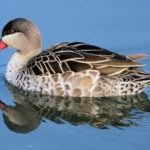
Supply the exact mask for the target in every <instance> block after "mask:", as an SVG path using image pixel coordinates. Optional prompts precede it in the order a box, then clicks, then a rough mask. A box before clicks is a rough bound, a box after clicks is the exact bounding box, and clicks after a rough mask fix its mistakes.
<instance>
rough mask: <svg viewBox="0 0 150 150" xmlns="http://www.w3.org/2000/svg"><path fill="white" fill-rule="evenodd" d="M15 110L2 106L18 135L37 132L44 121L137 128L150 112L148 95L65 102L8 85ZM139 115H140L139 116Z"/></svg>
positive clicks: (64, 100) (99, 126) (62, 99)
mask: <svg viewBox="0 0 150 150" xmlns="http://www.w3.org/2000/svg"><path fill="white" fill-rule="evenodd" d="M7 86H8V88H9V90H10V92H11V94H12V96H13V98H14V101H15V106H9V105H7V104H4V103H3V102H0V109H1V110H2V112H3V118H4V121H5V124H6V125H7V127H8V128H9V129H11V130H13V131H15V132H18V133H28V132H30V131H32V130H34V129H36V128H37V127H38V126H39V125H40V123H41V121H43V120H44V119H47V120H51V121H53V122H55V123H57V124H62V123H64V122H66V121H67V122H69V123H70V124H72V125H80V124H88V125H90V126H93V127H96V128H107V127H108V126H110V125H111V126H115V127H121V126H131V125H137V123H136V122H137V119H139V117H140V115H139V114H140V113H141V114H142V113H143V112H146V111H149V110H150V102H149V100H148V97H147V95H146V94H144V93H142V94H139V95H135V96H126V97H111V98H110V97H109V98H71V97H69V98H62V97H50V96H43V95H40V94H38V93H28V92H24V91H22V90H19V89H17V88H16V87H13V86H12V85H10V84H7ZM137 114H138V115H137Z"/></svg>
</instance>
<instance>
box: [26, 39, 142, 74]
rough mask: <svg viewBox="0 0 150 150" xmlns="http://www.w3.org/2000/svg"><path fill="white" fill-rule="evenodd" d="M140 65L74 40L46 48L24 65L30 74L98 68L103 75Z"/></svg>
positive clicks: (126, 58) (124, 57)
mask: <svg viewBox="0 0 150 150" xmlns="http://www.w3.org/2000/svg"><path fill="white" fill-rule="evenodd" d="M140 66H142V65H141V64H140V63H138V62H136V61H133V60H131V59H130V58H128V57H126V56H124V55H119V54H117V53H114V52H111V51H108V50H106V49H104V48H100V47H97V46H93V45H89V44H85V43H81V42H74V43H61V44H57V45H54V46H52V47H50V48H48V49H47V50H46V51H43V52H42V53H41V54H39V55H38V56H36V57H34V58H33V59H31V60H30V61H29V63H28V65H27V67H26V69H27V71H28V72H29V73H30V74H34V75H43V74H45V75H46V74H56V73H64V72H66V71H74V72H80V71H84V70H89V69H91V70H99V71H100V73H101V74H103V75H115V74H119V73H121V72H123V71H125V70H127V69H129V68H135V67H140Z"/></svg>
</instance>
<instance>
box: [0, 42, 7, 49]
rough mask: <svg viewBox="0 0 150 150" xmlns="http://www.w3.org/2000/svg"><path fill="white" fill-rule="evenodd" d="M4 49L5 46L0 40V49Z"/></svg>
mask: <svg viewBox="0 0 150 150" xmlns="http://www.w3.org/2000/svg"><path fill="white" fill-rule="evenodd" d="M6 47H7V45H6V44H5V43H4V42H3V41H2V40H0V49H4V48H6Z"/></svg>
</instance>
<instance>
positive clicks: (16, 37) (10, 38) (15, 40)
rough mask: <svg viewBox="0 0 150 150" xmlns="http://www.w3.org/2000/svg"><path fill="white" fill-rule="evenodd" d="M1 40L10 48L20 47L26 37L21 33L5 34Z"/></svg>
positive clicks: (24, 42)
mask: <svg viewBox="0 0 150 150" xmlns="http://www.w3.org/2000/svg"><path fill="white" fill-rule="evenodd" d="M2 40H3V41H4V42H5V43H6V44H7V45H8V46H9V47H12V48H16V49H21V48H22V46H23V45H25V44H26V38H25V36H24V35H23V34H22V33H14V34H10V35H6V36H4V37H3V38H2Z"/></svg>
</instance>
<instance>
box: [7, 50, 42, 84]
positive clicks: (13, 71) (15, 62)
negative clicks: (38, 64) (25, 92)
mask: <svg viewBox="0 0 150 150" xmlns="http://www.w3.org/2000/svg"><path fill="white" fill-rule="evenodd" d="M39 53H40V50H36V51H33V52H32V53H28V54H21V53H19V52H15V53H14V54H13V56H12V57H11V59H10V61H9V62H8V65H7V69H6V74H5V77H6V80H7V81H9V82H14V81H13V80H15V79H16V77H17V76H18V75H19V74H20V73H21V72H22V70H23V69H24V68H25V67H26V65H27V63H28V61H29V60H30V59H31V58H33V57H34V56H36V55H38V54H39Z"/></svg>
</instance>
